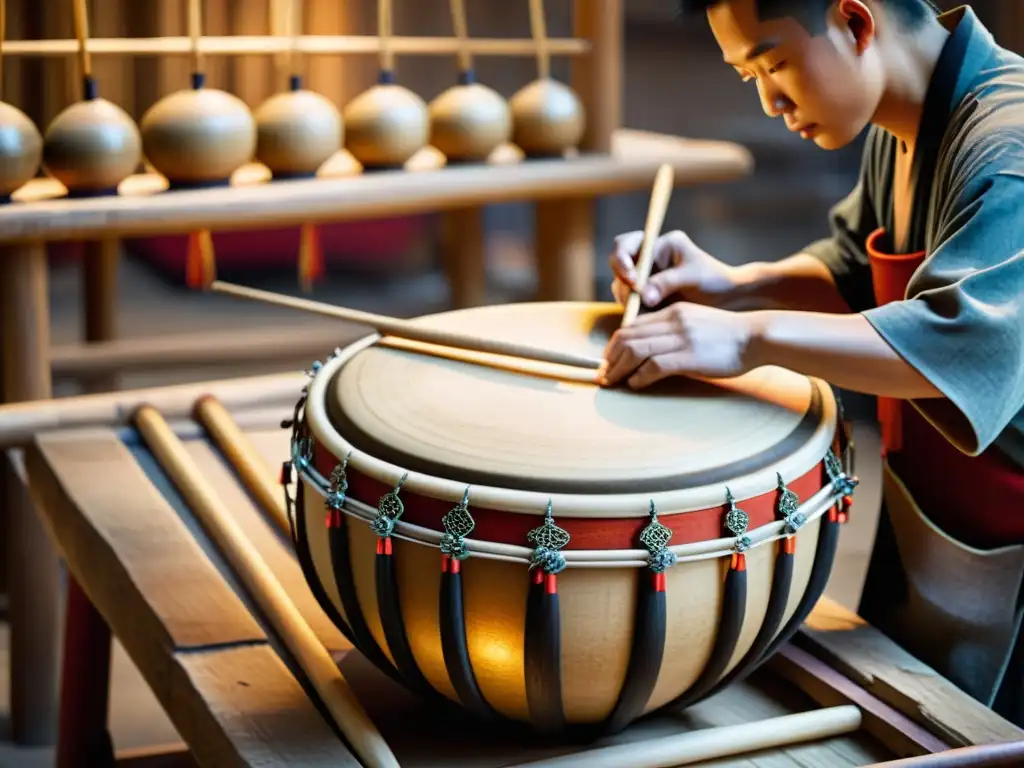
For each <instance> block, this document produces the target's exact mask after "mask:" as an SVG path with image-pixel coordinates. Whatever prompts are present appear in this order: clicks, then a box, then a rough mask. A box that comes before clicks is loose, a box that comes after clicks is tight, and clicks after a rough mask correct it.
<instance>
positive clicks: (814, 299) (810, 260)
mask: <svg viewBox="0 0 1024 768" xmlns="http://www.w3.org/2000/svg"><path fill="white" fill-rule="evenodd" d="M736 276H737V279H738V286H737V290H736V298H737V300H739V301H741V302H742V303H743V304H751V305H755V306H761V307H765V306H769V307H778V308H781V309H792V310H800V311H804V312H826V313H829V314H847V313H849V312H850V308H849V307H848V306H847V304H846V302H845V301H844V300H843V297H842V296H841V295H840V293H839V290H838V289H837V288H836V284H835V281H834V280H833V279H832V273H831V272H829V270H828V267H826V266H825V265H824V264H823V263H822V262H821V261H819V260H818V259H816V258H814V257H813V256H809V255H808V254H806V253H799V254H797V255H796V256H790V257H789V258H786V259H782V260H781V261H777V262H764V261H758V262H752V263H750V264H744V265H743V266H741V267H737V271H736Z"/></svg>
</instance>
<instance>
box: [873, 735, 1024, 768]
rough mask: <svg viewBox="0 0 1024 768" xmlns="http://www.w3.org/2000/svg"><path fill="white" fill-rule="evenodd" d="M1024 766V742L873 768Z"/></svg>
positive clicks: (925, 757)
mask: <svg viewBox="0 0 1024 768" xmlns="http://www.w3.org/2000/svg"><path fill="white" fill-rule="evenodd" d="M1011 765H1012V766H1021V765H1024V741H1011V742H1005V743H1003V744H984V745H980V746H975V747H959V748H958V749H951V750H949V751H948V752H936V753H935V754H933V755H921V756H919V757H907V758H904V759H902V760H889V761H888V762H884V763H873V764H872V766H871V768H882V766H884V767H885V768H996V766H1011Z"/></svg>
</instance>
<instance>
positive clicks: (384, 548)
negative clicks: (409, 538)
mask: <svg viewBox="0 0 1024 768" xmlns="http://www.w3.org/2000/svg"><path fill="white" fill-rule="evenodd" d="M377 554H378V555H390V554H391V537H390V536H388V537H387V538H386V539H377Z"/></svg>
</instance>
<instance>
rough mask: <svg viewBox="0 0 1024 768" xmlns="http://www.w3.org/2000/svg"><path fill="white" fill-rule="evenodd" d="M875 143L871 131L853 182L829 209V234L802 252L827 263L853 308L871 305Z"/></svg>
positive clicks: (837, 284) (872, 303) (844, 297)
mask: <svg viewBox="0 0 1024 768" xmlns="http://www.w3.org/2000/svg"><path fill="white" fill-rule="evenodd" d="M876 144H877V138H876V136H875V133H874V131H872V132H871V133H870V134H869V135H868V138H867V140H866V143H865V146H864V156H863V159H862V162H861V168H860V177H859V178H858V180H857V185H856V186H855V187H854V188H853V190H852V191H851V192H850V194H849V195H847V196H846V198H844V199H843V200H841V201H840V202H839V203H837V204H836V205H835V206H834V207H833V208H832V210H831V211H830V212H829V229H830V230H831V236H830V237H827V238H824V239H822V240H818V241H817V242H814V243H811V244H810V245H808V246H807V247H806V248H804V249H803V253H806V254H808V255H810V256H813V257H814V258H816V259H818V260H819V261H821V262H822V263H823V264H824V265H825V266H826V267H828V270H829V272H831V273H832V279H833V280H834V281H835V284H836V288H837V289H838V290H839V294H840V296H842V297H843V300H844V301H845V302H846V304H847V306H848V307H850V309H851V310H852V311H854V312H860V311H862V310H865V309H868V308H870V307H873V306H874V305H875V294H874V290H873V289H872V286H871V267H870V265H869V264H868V257H867V252H866V250H865V243H866V241H867V239H868V236H869V235H870V234H871V233H872V232H874V231H875V229H877V228H878V226H879V225H878V219H877V216H876V214H875V207H874V205H873V201H872V196H873V194H872V193H873V190H875V189H876V188H877V184H875V183H874V182H875V179H874V177H875V175H876V174H877V172H878V169H877V162H876V160H877V149H876Z"/></svg>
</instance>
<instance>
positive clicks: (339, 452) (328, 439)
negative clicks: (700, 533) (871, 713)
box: [304, 310, 837, 518]
mask: <svg viewBox="0 0 1024 768" xmlns="http://www.w3.org/2000/svg"><path fill="white" fill-rule="evenodd" d="M458 311H465V310H458ZM446 314H447V313H446ZM380 338H381V337H380V335H378V334H371V335H369V336H367V337H365V338H363V339H359V340H357V341H355V342H353V343H351V344H349V345H348V346H346V347H344V348H339V349H337V350H335V354H334V356H333V357H332V358H330V359H329V360H328V361H327V362H326V363H325V364H323V365H321V366H320V367H319V369H318V370H317V371H316V372H315V373H314V374H313V376H312V380H311V381H310V383H309V386H308V388H307V396H306V400H305V404H304V421H305V424H306V427H307V428H308V429H309V431H310V433H311V435H312V436H313V438H314V439H315V440H316V442H317V443H319V444H320V445H322V446H323V448H324V449H326V450H327V451H328V452H329V453H330V454H331V455H332V456H334V457H336V458H338V460H339V462H340V460H341V459H342V458H343V457H345V456H346V455H348V456H349V460H348V466H349V467H350V468H351V469H354V470H356V471H357V472H360V473H362V474H364V475H366V476H368V477H370V478H372V479H374V480H377V481H379V482H382V483H385V484H388V485H391V486H394V485H397V484H398V483H399V481H401V479H402V477H403V476H405V478H406V479H405V481H404V483H403V485H402V489H403V492H405V493H414V494H418V495H421V496H425V497H428V498H433V499H438V500H440V501H445V502H459V501H461V500H462V497H463V494H464V493H465V491H466V483H460V482H457V481H454V480H448V479H445V478H442V477H438V476H436V475H431V474H428V473H423V472H419V471H415V470H412V469H407V468H404V467H401V466H399V465H397V464H393V463H391V462H389V461H386V460H384V459H381V458H378V457H377V456H374V455H373V454H369V453H366V452H364V451H362V450H361V449H358V448H357V447H356V446H354V445H353V444H352V443H351V442H349V440H348V439H347V438H345V436H344V435H342V434H341V433H340V432H339V431H338V430H337V428H336V427H335V425H334V424H333V422H331V420H330V418H329V415H328V406H327V392H328V391H329V388H330V386H331V384H332V382H333V381H334V377H335V375H336V374H337V372H338V371H339V370H340V369H341V367H342V366H343V365H345V363H347V362H348V361H349V360H350V359H352V358H353V357H354V356H355V355H356V354H358V353H359V352H361V351H363V350H365V349H367V348H368V347H370V346H372V345H373V344H374V343H375V342H376V341H377V340H378V339H380ZM805 378H807V380H808V381H809V382H810V384H811V386H812V387H815V388H817V390H818V394H819V395H820V400H821V417H820V419H819V423H818V425H817V426H816V427H815V428H814V430H813V432H811V433H810V434H809V435H808V437H807V440H806V442H804V444H803V445H802V446H800V447H799V448H798V449H797V450H795V451H794V452H792V453H790V454H789V455H788V456H785V457H783V458H782V459H780V460H779V462H778V463H777V464H775V465H772V466H767V467H764V468H762V469H760V470H756V471H754V472H751V473H748V474H745V475H739V476H737V477H735V478H733V479H732V480H731V481H729V482H728V484H727V485H728V490H729V491H730V492H731V493H732V495H733V497H734V498H735V499H736V501H737V502H741V501H744V500H746V499H750V498H753V497H756V496H760V495H762V494H765V493H769V492H771V491H772V490H774V489H776V488H777V487H778V477H779V475H781V476H782V479H783V481H785V482H791V481H792V480H794V479H795V478H798V477H801V476H803V475H804V474H806V473H807V472H809V471H811V470H812V469H813V468H814V467H815V466H816V465H817V464H820V463H821V461H822V459H823V458H824V457H825V455H826V454H827V453H828V451H829V450H830V449H831V447H832V443H833V437H834V434H835V429H836V424H837V409H836V402H835V397H834V395H833V394H832V391H831V388H830V387H829V386H828V384H827V383H826V382H824V381H822V380H820V379H817V378H814V377H810V376H808V377H805ZM470 494H471V497H472V503H473V504H474V505H475V506H478V507H485V508H488V509H492V510H495V511H499V512H515V513H522V514H531V515H536V516H543V515H544V514H545V513H546V512H547V506H548V503H549V502H550V503H551V505H552V508H553V511H554V514H555V517H556V518H557V517H559V516H565V517H586V518H602V517H613V518H624V517H637V518H642V517H647V516H649V514H650V505H651V502H652V501H653V502H654V503H655V505H656V506H657V508H658V511H659V513H660V514H679V513H684V512H692V511H697V510H704V509H708V508H709V507H715V506H719V505H722V504H724V503H725V495H726V484H725V483H718V482H716V483H710V484H707V485H701V486H694V487H690V488H684V489H677V490H671V491H656V492H652V493H617V494H582V493H558V492H555V493H544V492H542V491H527V490H519V489H511V488H503V487H500V486H492V485H472V486H470Z"/></svg>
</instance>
